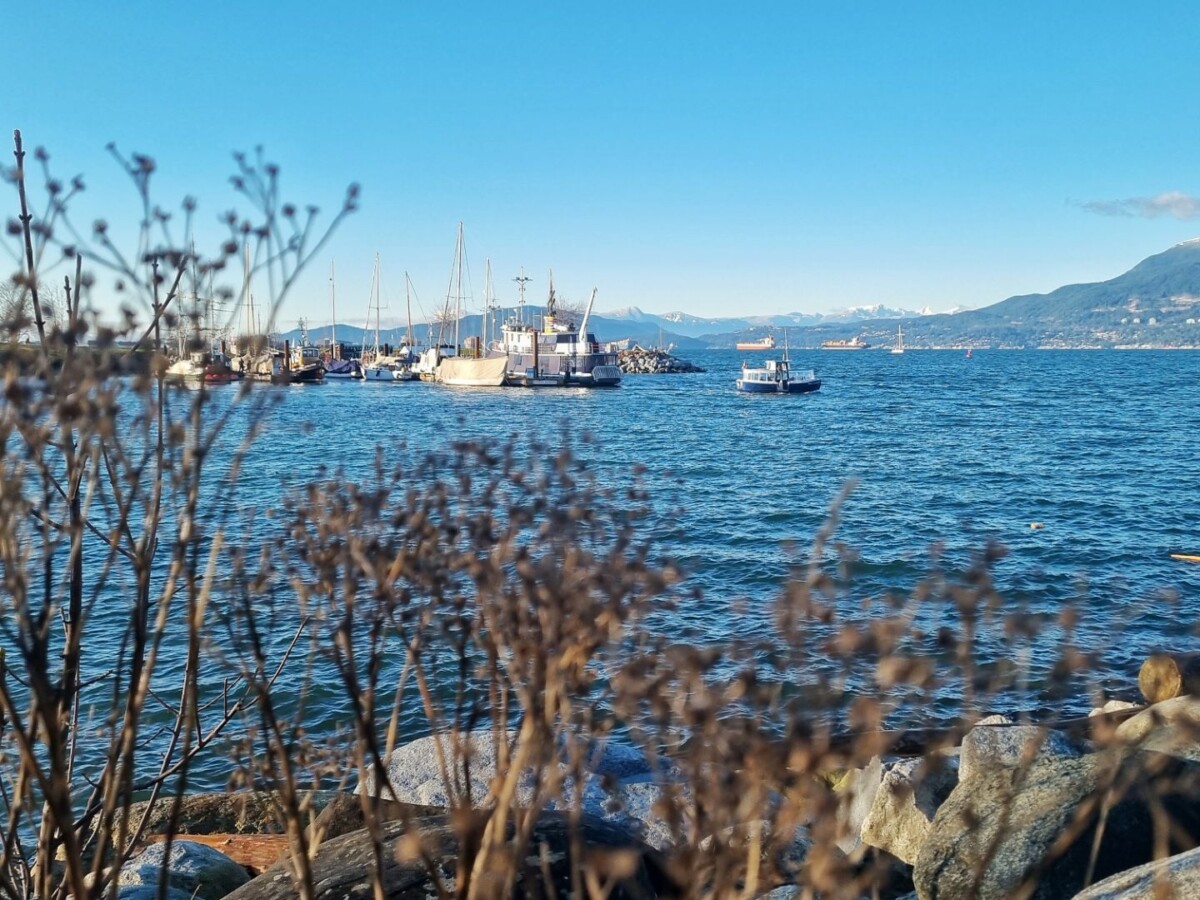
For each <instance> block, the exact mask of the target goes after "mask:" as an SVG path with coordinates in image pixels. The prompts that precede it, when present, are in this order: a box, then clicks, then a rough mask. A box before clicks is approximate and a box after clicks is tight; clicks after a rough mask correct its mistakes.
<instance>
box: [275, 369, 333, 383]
mask: <svg viewBox="0 0 1200 900" xmlns="http://www.w3.org/2000/svg"><path fill="white" fill-rule="evenodd" d="M324 381H325V367H324V366H322V365H320V364H311V365H307V366H303V367H301V368H299V369H289V370H287V371H283V372H277V373H275V374H274V375H272V376H271V384H322V383H324Z"/></svg>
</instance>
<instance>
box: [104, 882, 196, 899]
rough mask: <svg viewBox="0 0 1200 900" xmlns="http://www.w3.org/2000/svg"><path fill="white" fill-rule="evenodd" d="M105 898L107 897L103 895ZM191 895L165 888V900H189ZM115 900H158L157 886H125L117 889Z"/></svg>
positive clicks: (176, 889) (175, 889)
mask: <svg viewBox="0 0 1200 900" xmlns="http://www.w3.org/2000/svg"><path fill="white" fill-rule="evenodd" d="M105 896H108V895H107V894H105ZM191 898H192V895H191V894H189V893H188V892H187V891H181V890H179V889H178V888H167V896H166V900H191ZM117 900H158V885H156V884H127V885H125V886H124V887H120V888H117Z"/></svg>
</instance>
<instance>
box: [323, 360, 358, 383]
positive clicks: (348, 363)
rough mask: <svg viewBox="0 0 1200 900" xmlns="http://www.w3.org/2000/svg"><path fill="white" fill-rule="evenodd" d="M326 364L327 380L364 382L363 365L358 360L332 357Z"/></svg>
mask: <svg viewBox="0 0 1200 900" xmlns="http://www.w3.org/2000/svg"><path fill="white" fill-rule="evenodd" d="M324 362H325V377H326V378H329V379H331V380H333V381H350V380H354V381H360V380H362V377H363V368H362V363H360V362H359V361H358V360H357V359H333V358H332V357H330V358H328V359H326V360H325V361H324Z"/></svg>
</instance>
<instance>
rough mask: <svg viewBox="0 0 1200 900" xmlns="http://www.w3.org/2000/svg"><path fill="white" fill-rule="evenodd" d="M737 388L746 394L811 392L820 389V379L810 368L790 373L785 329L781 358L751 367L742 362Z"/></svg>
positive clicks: (790, 367)
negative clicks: (797, 373)
mask: <svg viewBox="0 0 1200 900" xmlns="http://www.w3.org/2000/svg"><path fill="white" fill-rule="evenodd" d="M737 389H738V390H739V391H742V392H743V393H746V394H811V393H812V392H813V391H818V390H820V389H821V379H819V378H818V377H817V373H816V372H814V371H813V370H811V369H809V370H808V371H807V372H803V373H801V374H799V375H794V374H793V373H792V366H791V362H790V361H789V360H788V346H787V332H786V331H785V332H784V334H783V358H782V359H769V360H767V361H766V362H765V363H764V364H763V365H762V366H756V367H753V368H751V367H750V366H749V365H747V364H746V363H744V362H743V363H742V377H741V378H739V379H738V380H737Z"/></svg>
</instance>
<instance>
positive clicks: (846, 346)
mask: <svg viewBox="0 0 1200 900" xmlns="http://www.w3.org/2000/svg"><path fill="white" fill-rule="evenodd" d="M870 346H871V345H870V344H868V343H867V342H866V341H864V340H863V339H862V338H860V337H856V338H851V339H850V340H848V341H821V349H822V350H866V349H867V348H868V347H870Z"/></svg>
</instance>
